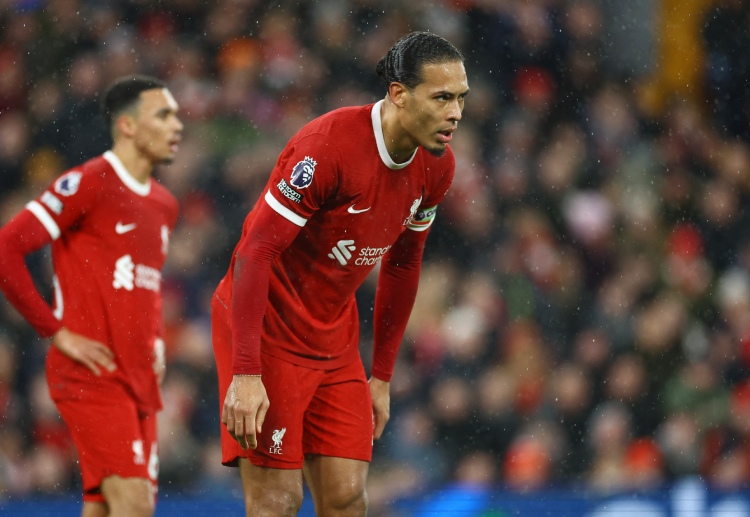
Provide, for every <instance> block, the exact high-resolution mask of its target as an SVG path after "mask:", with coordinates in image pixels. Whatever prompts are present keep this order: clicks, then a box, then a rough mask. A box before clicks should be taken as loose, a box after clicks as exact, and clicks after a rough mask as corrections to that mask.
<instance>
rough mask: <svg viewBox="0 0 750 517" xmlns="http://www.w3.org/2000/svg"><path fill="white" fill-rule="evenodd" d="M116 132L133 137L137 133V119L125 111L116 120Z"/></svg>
mask: <svg viewBox="0 0 750 517" xmlns="http://www.w3.org/2000/svg"><path fill="white" fill-rule="evenodd" d="M115 132H116V133H115V134H117V133H119V134H121V135H123V136H127V137H132V136H133V135H134V134H135V119H134V118H133V117H132V116H131V115H128V114H125V113H123V114H122V115H120V116H119V117H117V120H116V121H115Z"/></svg>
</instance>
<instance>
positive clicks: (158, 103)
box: [134, 88, 183, 164]
mask: <svg viewBox="0 0 750 517" xmlns="http://www.w3.org/2000/svg"><path fill="white" fill-rule="evenodd" d="M140 99H141V102H140V103H138V107H137V113H136V115H135V117H134V121H135V135H134V139H135V145H136V148H137V149H138V150H139V151H140V153H141V154H142V155H144V156H145V157H147V158H148V159H149V160H151V162H152V163H154V164H157V163H170V162H172V160H174V157H175V154H176V153H177V149H178V146H179V143H180V140H181V139H182V128H183V126H182V122H180V119H179V118H178V117H177V109H178V106H177V102H176V101H175V100H174V97H172V94H171V93H170V92H169V90H167V89H166V88H159V89H153V90H146V91H144V92H142V93H141V96H140Z"/></svg>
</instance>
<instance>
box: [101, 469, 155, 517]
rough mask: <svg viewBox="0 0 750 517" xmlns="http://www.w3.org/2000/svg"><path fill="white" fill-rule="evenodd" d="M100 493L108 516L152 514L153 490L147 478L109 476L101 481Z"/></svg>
mask: <svg viewBox="0 0 750 517" xmlns="http://www.w3.org/2000/svg"><path fill="white" fill-rule="evenodd" d="M102 495H104V499H105V500H106V501H107V506H108V507H109V516H110V517H117V516H126V515H127V516H132V517H151V516H152V515H153V514H154V490H153V487H152V486H151V481H150V480H148V479H145V478H137V477H128V478H124V477H120V476H109V477H107V478H104V480H103V481H102Z"/></svg>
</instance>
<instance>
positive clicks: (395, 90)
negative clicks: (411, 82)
mask: <svg viewBox="0 0 750 517" xmlns="http://www.w3.org/2000/svg"><path fill="white" fill-rule="evenodd" d="M408 94H409V89H408V88H407V87H406V86H405V85H404V84H403V83H397V82H392V83H391V84H390V85H389V86H388V97H390V99H391V102H392V103H393V104H395V105H396V106H398V107H399V108H403V107H404V105H405V102H406V96H407V95H408Z"/></svg>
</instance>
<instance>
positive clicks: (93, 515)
mask: <svg viewBox="0 0 750 517" xmlns="http://www.w3.org/2000/svg"><path fill="white" fill-rule="evenodd" d="M108 515H109V509H108V508H107V505H106V504H105V503H100V502H97V501H84V502H83V511H82V512H81V517H107V516H108Z"/></svg>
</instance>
